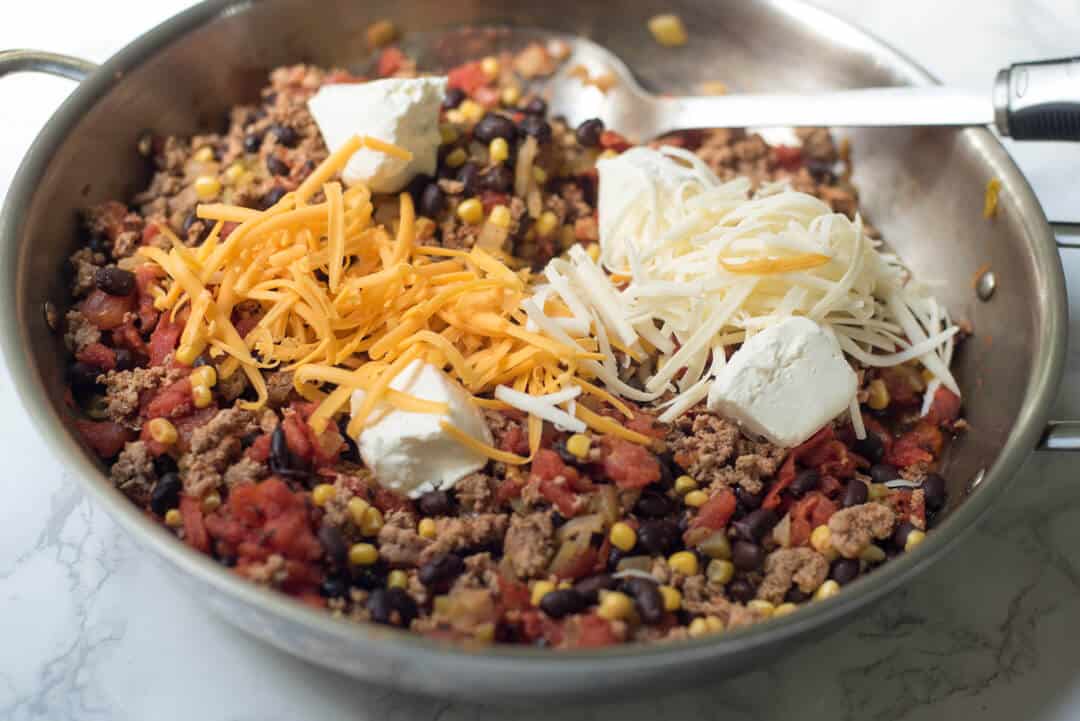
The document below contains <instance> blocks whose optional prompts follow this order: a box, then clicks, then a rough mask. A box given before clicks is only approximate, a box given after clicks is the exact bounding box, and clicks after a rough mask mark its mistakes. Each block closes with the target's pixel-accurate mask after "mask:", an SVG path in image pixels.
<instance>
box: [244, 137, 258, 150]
mask: <svg viewBox="0 0 1080 721" xmlns="http://www.w3.org/2000/svg"><path fill="white" fill-rule="evenodd" d="M261 147H262V136H261V135H257V134H256V133H248V134H247V135H245V136H244V152H245V153H257V152H259V148H261Z"/></svg>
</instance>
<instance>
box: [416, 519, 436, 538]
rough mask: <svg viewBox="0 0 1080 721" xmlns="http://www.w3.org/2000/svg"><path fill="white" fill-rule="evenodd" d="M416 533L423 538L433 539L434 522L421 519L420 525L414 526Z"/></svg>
mask: <svg viewBox="0 0 1080 721" xmlns="http://www.w3.org/2000/svg"><path fill="white" fill-rule="evenodd" d="M416 532H417V533H419V534H420V535H421V536H422V537H423V538H435V534H436V531H435V521H433V520H431V519H430V518H421V519H420V523H418V524H417V525H416Z"/></svg>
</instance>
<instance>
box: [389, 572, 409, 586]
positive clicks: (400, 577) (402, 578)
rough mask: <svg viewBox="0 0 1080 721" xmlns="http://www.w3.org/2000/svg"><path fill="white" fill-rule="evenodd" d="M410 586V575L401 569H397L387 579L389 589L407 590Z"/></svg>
mask: <svg viewBox="0 0 1080 721" xmlns="http://www.w3.org/2000/svg"><path fill="white" fill-rule="evenodd" d="M408 585H409V574H407V573H405V571H402V570H401V569H400V568H395V569H394V570H393V571H391V572H390V573H389V575H387V577H386V587H387V588H405V587H407V586H408Z"/></svg>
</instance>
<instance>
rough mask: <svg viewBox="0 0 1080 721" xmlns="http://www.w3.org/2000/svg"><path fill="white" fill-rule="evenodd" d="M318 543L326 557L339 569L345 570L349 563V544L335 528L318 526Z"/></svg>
mask: <svg viewBox="0 0 1080 721" xmlns="http://www.w3.org/2000/svg"><path fill="white" fill-rule="evenodd" d="M318 536H319V543H320V544H322V547H323V550H324V551H325V552H326V557H327V559H329V560H330V561H331V562H332V563H334V564H336V565H337V566H338V567H339V568H345V567H346V565H347V564H348V561H349V544H348V543H347V542H346V541H345V536H343V535H342V533H341V531H339V530H338V529H337V527H336V526H331V525H329V524H324V525H322V526H319V532H318Z"/></svg>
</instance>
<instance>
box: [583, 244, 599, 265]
mask: <svg viewBox="0 0 1080 721" xmlns="http://www.w3.org/2000/svg"><path fill="white" fill-rule="evenodd" d="M585 252H586V253H588V254H589V257H590V258H592V259H593V261H597V260H600V245H599V244H598V243H589V246H588V247H587V248H585Z"/></svg>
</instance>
